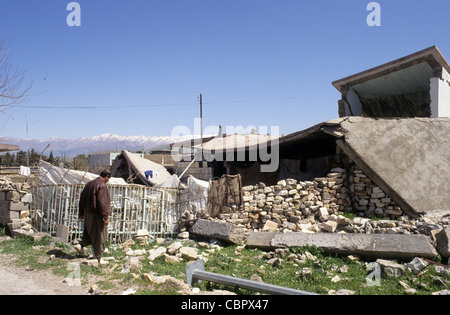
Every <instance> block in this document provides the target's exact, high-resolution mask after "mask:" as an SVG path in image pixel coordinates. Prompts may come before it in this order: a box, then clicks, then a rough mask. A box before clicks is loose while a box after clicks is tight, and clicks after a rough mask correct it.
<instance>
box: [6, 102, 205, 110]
mask: <svg viewBox="0 0 450 315" xmlns="http://www.w3.org/2000/svg"><path fill="white" fill-rule="evenodd" d="M194 105H196V104H194V103H191V104H154V105H116V106H44V105H17V106H14V107H20V108H34V109H114V108H148V107H181V106H194Z"/></svg>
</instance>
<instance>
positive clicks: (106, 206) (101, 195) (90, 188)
mask: <svg viewBox="0 0 450 315" xmlns="http://www.w3.org/2000/svg"><path fill="white" fill-rule="evenodd" d="M79 209H80V212H79V214H80V216H84V215H85V214H87V213H91V214H98V215H100V216H101V217H102V218H103V220H104V221H106V220H108V216H109V215H111V201H110V197H109V192H108V187H107V186H106V184H105V183H104V182H103V181H102V179H101V178H100V177H99V178H97V179H94V180H92V181H90V182H89V183H87V184H86V186H85V187H84V189H83V191H82V193H81V196H80V203H79Z"/></svg>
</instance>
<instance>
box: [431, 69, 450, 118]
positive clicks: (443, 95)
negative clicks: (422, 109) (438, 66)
mask: <svg viewBox="0 0 450 315" xmlns="http://www.w3.org/2000/svg"><path fill="white" fill-rule="evenodd" d="M430 96H431V105H430V106H431V117H432V118H445V117H447V118H450V74H449V73H448V72H447V71H446V70H445V69H442V77H440V78H439V77H437V78H436V77H433V78H431V79H430Z"/></svg>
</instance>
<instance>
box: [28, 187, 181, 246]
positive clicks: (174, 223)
mask: <svg viewBox="0 0 450 315" xmlns="http://www.w3.org/2000/svg"><path fill="white" fill-rule="evenodd" d="M83 188H84V185H51V186H37V187H33V188H32V191H31V193H32V194H33V203H32V206H31V209H32V210H31V218H32V226H33V228H35V229H36V230H38V231H40V232H46V233H49V234H51V235H55V234H56V227H57V225H63V226H66V227H68V228H69V238H70V239H74V238H81V235H82V233H83V222H82V221H80V220H79V219H78V202H79V199H80V194H81V192H82V191H83ZM108 190H109V193H110V197H111V210H112V213H111V216H110V223H109V225H108V239H109V241H110V242H111V243H121V242H124V241H126V240H128V239H130V238H131V237H132V236H133V235H136V233H137V231H138V230H146V231H148V232H149V234H150V235H151V236H155V237H173V236H174V235H176V234H177V233H178V219H179V217H180V214H181V211H182V208H183V203H182V202H179V198H178V197H179V190H177V189H171V188H169V189H167V188H164V189H162V188H151V187H146V186H140V185H108Z"/></svg>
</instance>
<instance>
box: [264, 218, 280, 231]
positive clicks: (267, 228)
mask: <svg viewBox="0 0 450 315" xmlns="http://www.w3.org/2000/svg"><path fill="white" fill-rule="evenodd" d="M277 228H278V223H276V222H273V221H270V220H269V221H267V222H266V224H264V227H263V229H262V230H263V231H271V232H274V231H275V230H276V229H277Z"/></svg>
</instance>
